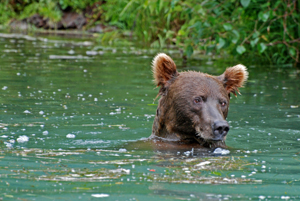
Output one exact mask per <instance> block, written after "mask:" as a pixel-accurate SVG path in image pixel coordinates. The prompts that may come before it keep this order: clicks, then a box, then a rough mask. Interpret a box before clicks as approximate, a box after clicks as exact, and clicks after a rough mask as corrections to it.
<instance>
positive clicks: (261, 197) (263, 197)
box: [258, 195, 266, 200]
mask: <svg viewBox="0 0 300 201" xmlns="http://www.w3.org/2000/svg"><path fill="white" fill-rule="evenodd" d="M258 198H259V199H261V200H263V199H265V198H266V196H263V195H260V196H258Z"/></svg>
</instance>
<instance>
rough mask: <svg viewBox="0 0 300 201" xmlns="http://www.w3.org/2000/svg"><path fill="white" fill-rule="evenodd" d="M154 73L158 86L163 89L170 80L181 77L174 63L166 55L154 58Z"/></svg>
mask: <svg viewBox="0 0 300 201" xmlns="http://www.w3.org/2000/svg"><path fill="white" fill-rule="evenodd" d="M152 71H153V77H154V82H155V84H156V86H161V87H166V85H167V82H168V80H170V79H171V78H173V77H176V76H178V75H179V73H178V72H177V70H176V65H175V63H174V61H173V60H172V59H171V57H169V56H168V55H166V54H164V53H159V54H157V55H156V57H154V59H153V61H152Z"/></svg>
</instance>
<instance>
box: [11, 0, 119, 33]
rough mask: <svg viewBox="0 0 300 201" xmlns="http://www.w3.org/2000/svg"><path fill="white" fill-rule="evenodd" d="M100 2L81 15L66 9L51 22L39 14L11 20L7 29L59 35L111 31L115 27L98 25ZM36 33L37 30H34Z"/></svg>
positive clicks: (100, 13)
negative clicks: (57, 19) (58, 17)
mask: <svg viewBox="0 0 300 201" xmlns="http://www.w3.org/2000/svg"><path fill="white" fill-rule="evenodd" d="M101 5H102V2H98V3H95V4H93V5H92V6H89V7H87V8H86V9H84V10H83V11H82V12H81V13H77V12H74V11H72V10H71V9H66V10H64V11H62V17H61V20H59V21H58V22H53V21H52V20H50V19H49V18H46V17H44V16H42V15H40V14H33V15H31V16H30V17H27V18H25V19H22V20H16V19H13V20H11V22H10V23H9V27H10V29H11V30H13V31H22V32H24V31H25V32H26V31H29V30H33V29H35V28H38V32H40V33H45V34H53V33H55V34H59V35H66V34H67V35H82V34H84V35H92V34H93V33H104V32H107V31H112V30H114V29H115V27H108V26H105V25H103V24H102V23H100V21H101V16H102V15H103V13H102V12H101V11H99V7H100V6H101ZM35 31H37V30H35Z"/></svg>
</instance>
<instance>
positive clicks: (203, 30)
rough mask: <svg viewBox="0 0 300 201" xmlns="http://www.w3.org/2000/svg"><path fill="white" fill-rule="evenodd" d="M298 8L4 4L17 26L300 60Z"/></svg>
mask: <svg viewBox="0 0 300 201" xmlns="http://www.w3.org/2000/svg"><path fill="white" fill-rule="evenodd" d="M299 11H300V4H299V3H298V1H296V0H294V1H291V2H289V1H281V0H275V1H271V0H269V1H263V0H253V1H250V0H241V1H231V0H225V1H222V2H221V3H220V2H219V1H217V0H212V1H203V2H198V3H196V4H195V3H194V2H192V1H183V0H177V1H160V0H155V1H144V0H136V1H130V0H124V1H118V0H110V1H104V0H103V1H99V0H84V1H79V0H73V1H69V0H60V1H57V2H55V1H40V2H29V3H28V2H25V1H24V2H23V1H21V0H20V1H17V3H16V2H15V1H6V2H5V3H4V4H1V5H0V14H2V15H0V24H2V25H4V24H5V25H6V26H7V27H9V29H12V30H14V31H15V30H21V31H32V30H33V31H36V30H38V31H39V32H40V30H41V29H42V30H44V31H42V32H44V33H55V34H56V33H57V34H61V33H62V34H63V32H61V30H70V34H75V35H78V33H81V32H82V33H84V34H87V35H89V34H90V35H91V36H92V35H93V34H95V33H96V34H103V37H101V39H100V41H101V42H107V41H109V42H111V41H113V40H118V39H119V38H122V37H124V36H125V37H126V36H129V38H130V40H132V39H134V40H136V41H138V42H139V43H140V44H143V46H146V47H151V48H152V47H155V48H166V47H176V48H177V49H179V50H180V51H181V52H182V54H183V56H184V57H190V56H192V55H195V54H197V53H201V54H205V55H226V54H229V55H231V56H234V57H236V58H239V59H242V58H248V59H249V60H252V61H253V62H256V61H257V60H259V61H260V62H267V63H272V64H290V63H294V64H297V63H298V65H299V62H300V59H299V58H300V46H299V45H300V21H299V19H300V14H299V13H300V12H299ZM57 30H58V31H57ZM52 31H54V32H52ZM79 35H80V34H79Z"/></svg>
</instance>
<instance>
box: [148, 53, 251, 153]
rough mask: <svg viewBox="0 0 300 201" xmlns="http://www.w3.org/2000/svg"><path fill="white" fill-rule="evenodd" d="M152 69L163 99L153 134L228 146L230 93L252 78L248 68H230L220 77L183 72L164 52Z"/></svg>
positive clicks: (172, 138) (184, 141)
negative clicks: (249, 77) (178, 69)
mask: <svg viewBox="0 0 300 201" xmlns="http://www.w3.org/2000/svg"><path fill="white" fill-rule="evenodd" d="M152 70H153V75H154V81H155V84H156V85H157V86H158V87H160V90H159V94H158V96H161V98H160V100H159V104H158V108H157V112H156V117H155V120H154V123H153V128H152V135H151V136H150V137H151V138H156V139H157V138H159V139H163V140H167V141H176V142H180V143H192V142H193V143H195V142H197V143H199V144H200V145H201V146H204V147H216V146H223V145H225V143H224V142H225V139H226V136H227V133H228V131H229V125H228V123H227V121H226V118H227V114H228V107H229V99H230V93H233V94H234V95H236V92H238V93H239V89H238V88H240V87H242V86H243V84H244V83H245V81H246V80H247V78H248V72H247V69H246V67H245V66H243V65H241V64H239V65H236V66H233V67H230V68H227V69H226V70H225V72H224V73H223V74H222V75H220V76H212V75H208V74H205V73H201V72H195V71H186V72H180V73H179V72H178V71H177V69H176V65H175V63H174V61H173V60H172V59H171V58H170V57H169V56H168V55H166V54H164V53H160V54H158V55H157V56H156V57H155V58H154V59H153V64H152Z"/></svg>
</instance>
